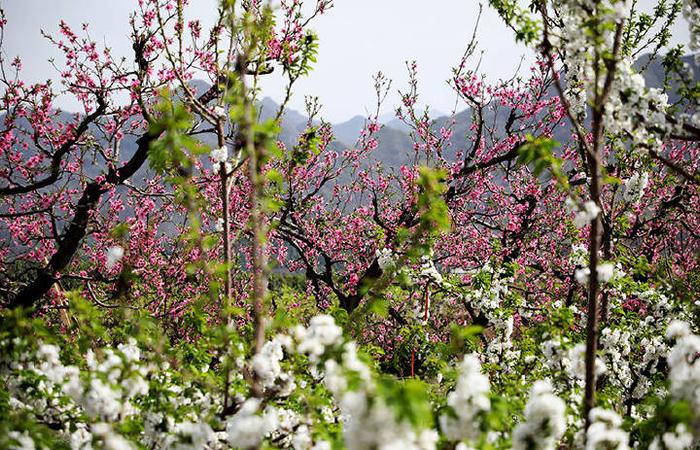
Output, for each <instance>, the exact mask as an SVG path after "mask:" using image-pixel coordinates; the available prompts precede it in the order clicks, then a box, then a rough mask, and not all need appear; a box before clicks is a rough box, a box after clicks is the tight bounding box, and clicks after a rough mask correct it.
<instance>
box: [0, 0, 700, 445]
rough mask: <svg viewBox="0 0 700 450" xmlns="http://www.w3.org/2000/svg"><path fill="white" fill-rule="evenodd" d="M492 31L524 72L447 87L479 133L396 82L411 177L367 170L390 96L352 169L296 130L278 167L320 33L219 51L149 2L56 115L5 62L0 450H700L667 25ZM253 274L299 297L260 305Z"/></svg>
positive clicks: (240, 9) (259, 33)
mask: <svg viewBox="0 0 700 450" xmlns="http://www.w3.org/2000/svg"><path fill="white" fill-rule="evenodd" d="M490 3H491V6H492V7H493V8H494V9H495V10H496V11H497V12H498V13H499V14H500V15H501V17H502V18H503V20H504V21H505V23H506V24H507V25H508V26H509V27H511V28H512V29H513V30H514V32H515V35H516V37H517V39H519V40H522V41H524V42H525V43H527V44H530V45H532V46H534V47H535V48H536V49H537V50H538V51H539V53H540V57H539V59H538V61H537V63H536V64H535V65H534V67H533V68H531V69H530V71H529V72H528V73H527V75H526V76H525V77H514V78H513V79H511V80H507V81H502V82H498V83H495V84H492V85H490V84H488V83H486V81H485V77H483V76H482V75H480V74H479V73H478V71H477V70H474V69H470V64H471V63H472V59H473V56H474V53H475V50H476V49H477V47H478V42H477V36H478V33H476V32H475V34H474V38H473V39H472V41H471V42H470V43H468V45H467V50H466V52H465V56H464V58H463V59H462V60H461V61H459V64H458V65H457V67H455V68H454V69H453V76H452V79H451V80H450V84H451V86H452V87H453V88H454V91H455V93H456V95H457V96H458V98H459V99H460V100H461V101H462V102H463V104H464V105H465V106H467V107H468V111H469V115H470V117H469V118H468V119H467V123H464V122H460V120H464V119H463V118H464V116H463V115H461V116H455V117H454V118H453V119H452V120H449V121H446V122H443V123H437V122H436V121H434V120H432V119H431V118H430V117H429V115H428V113H427V110H426V111H424V112H422V111H420V110H418V109H417V107H416V105H417V103H418V96H419V86H418V83H417V71H418V67H417V65H416V64H414V63H409V64H408V66H407V68H408V70H409V75H410V77H409V84H408V86H407V89H406V90H405V91H402V104H401V106H400V107H399V108H398V109H397V110H396V114H397V117H399V118H400V119H402V120H403V121H404V122H405V123H406V125H407V126H408V127H409V128H410V129H411V136H412V138H413V142H414V146H413V149H412V150H413V152H414V158H413V161H414V163H413V164H412V165H410V166H402V167H400V168H390V167H383V166H382V165H381V164H379V163H373V162H371V156H372V152H373V151H374V150H375V149H376V148H377V133H378V132H379V130H380V125H379V124H378V112H379V109H380V107H381V105H382V102H383V101H384V98H385V97H386V92H387V91H388V90H389V89H390V82H389V81H388V80H387V79H385V78H384V77H383V76H381V74H380V75H378V76H377V77H376V78H375V89H376V92H377V111H376V112H375V113H374V114H373V115H371V116H370V117H368V118H367V122H366V125H365V127H364V129H363V130H362V132H361V134H360V135H359V136H358V139H357V141H356V142H355V143H354V145H353V146H352V147H351V148H348V149H342V150H336V147H334V145H333V136H332V132H331V128H330V125H329V124H327V123H326V122H324V121H323V120H320V119H318V117H319V115H320V107H319V106H318V104H317V103H316V102H315V100H313V99H309V100H308V101H307V105H308V110H309V111H308V112H309V120H308V123H307V126H306V129H305V130H303V132H301V133H300V134H299V136H298V139H297V141H296V143H295V144H294V145H289V146H285V145H284V144H282V143H281V142H278V141H277V137H278V134H279V125H280V121H281V119H282V117H283V115H284V108H285V105H286V103H287V102H288V100H289V98H290V96H291V92H292V90H291V89H292V87H293V85H294V83H295V82H296V81H297V80H298V79H299V78H300V77H302V76H305V75H307V74H308V73H309V70H310V68H311V64H312V63H313V62H314V60H315V49H316V37H315V35H314V34H313V33H312V32H310V31H308V30H307V26H308V25H309V24H310V21H311V20H312V19H314V18H315V17H317V16H318V15H320V14H322V13H324V12H325V11H326V10H328V9H329V8H330V7H331V6H332V5H331V2H330V1H325V0H319V1H317V2H316V3H315V4H313V5H306V6H305V5H302V3H301V2H300V1H292V2H290V1H283V2H281V3H280V5H279V8H280V9H279V10H278V11H275V10H273V9H272V8H271V7H270V6H268V5H264V4H263V3H262V2H258V1H241V2H234V1H224V2H222V4H221V6H220V9H219V13H218V16H217V21H216V22H215V25H214V27H213V29H212V30H210V31H209V32H208V33H204V32H203V30H202V29H201V26H200V24H199V22H198V21H196V20H194V19H191V18H189V17H188V9H187V6H188V5H187V2H186V1H183V0H152V1H145V0H144V1H140V2H139V9H138V11H137V12H135V13H134V15H133V16H132V19H131V27H132V36H131V39H132V44H133V50H134V55H133V61H132V62H131V63H129V62H127V61H126V60H123V61H116V60H114V59H113V58H112V56H111V55H110V52H109V50H108V49H104V50H101V49H98V47H97V45H96V44H95V43H94V42H92V41H91V39H90V38H89V33H88V29H87V28H85V29H84V30H83V32H82V35H83V36H84V37H81V35H79V34H77V33H75V32H73V31H72V29H71V28H70V27H69V26H68V25H67V24H63V23H62V24H61V37H60V38H59V37H49V39H50V40H51V42H53V43H54V44H55V45H56V46H58V48H59V49H60V50H62V51H63V53H64V55H65V68H61V69H60V73H61V77H62V80H63V86H64V87H63V90H62V92H61V93H59V94H56V93H54V91H53V90H52V86H51V84H50V83H40V84H36V85H32V86H28V85H25V84H24V83H23V82H22V81H21V77H20V70H21V62H20V61H19V60H15V61H13V62H12V63H11V64H10V68H12V69H11V70H10V68H7V69H6V68H5V61H4V60H3V61H1V62H2V63H3V70H2V71H1V73H2V77H3V78H2V80H3V82H4V84H5V85H6V91H5V95H4V97H3V108H4V114H5V115H4V118H3V119H4V127H5V128H4V131H3V132H2V143H3V144H2V147H0V158H1V161H2V163H1V164H0V179H1V180H2V181H1V182H0V199H1V200H0V202H1V204H2V210H1V214H0V227H1V228H2V230H3V233H4V234H5V236H6V237H4V240H3V245H2V248H0V259H1V260H2V266H1V267H2V272H0V273H1V274H2V279H3V300H4V303H5V304H6V305H7V306H8V308H7V310H6V311H5V312H3V318H4V320H3V325H2V328H1V329H0V332H1V334H0V347H2V349H3V352H2V354H3V357H2V359H1V360H0V361H1V363H0V371H1V372H2V373H3V378H4V379H6V380H7V381H5V382H3V383H4V384H2V385H1V387H2V390H1V391H0V392H3V396H2V400H1V401H0V408H2V411H3V412H4V413H5V414H4V416H6V418H5V419H2V420H3V421H2V422H0V430H2V431H3V433H2V436H3V437H2V439H4V440H0V443H2V445H3V446H8V447H10V448H23V447H24V448H32V446H34V445H35V442H36V443H38V444H39V445H40V446H41V445H43V446H49V447H55V446H61V445H63V446H66V445H70V446H71V447H72V448H92V446H98V447H105V448H131V447H132V446H133V445H138V446H147V447H150V448H221V447H226V446H230V447H234V448H244V449H246V448H258V447H261V446H263V447H264V446H267V447H283V448H285V447H293V448H296V449H307V448H314V449H325V448H343V447H346V448H350V449H375V448H382V449H383V448H416V449H433V448H436V447H439V448H459V449H467V448H511V447H512V448H523V449H526V448H527V449H533V448H558V447H564V448H579V447H584V446H585V447H586V448H590V449H598V448H627V447H628V446H634V447H645V448H668V449H675V448H692V446H693V445H697V442H698V439H699V438H700V431H699V430H700V428H699V426H700V425H699V421H700V416H698V415H697V411H698V410H700V403H699V402H700V400H699V399H698V395H697V392H698V386H700V375H699V372H698V371H699V370H700V365H699V364H698V363H697V361H696V360H697V354H698V352H699V351H700V344H699V343H698V342H699V341H698V339H699V338H698V336H697V335H696V334H693V332H694V331H695V332H697V327H698V325H700V323H698V313H697V312H698V308H699V306H698V303H697V298H696V296H695V292H697V287H698V286H697V283H698V281H697V274H698V266H697V263H698V244H699V243H698V240H697V238H698V229H699V225H700V223H699V220H700V217H699V216H698V211H700V204H699V203H700V202H699V198H698V193H699V192H698V184H699V183H700V175H699V174H700V168H699V167H698V163H699V162H698V161H699V155H698V145H697V143H696V141H697V140H698V139H699V138H700V125H698V123H697V118H698V115H697V113H696V108H697V87H696V85H695V81H694V78H693V75H692V74H690V73H688V69H687V68H686V67H685V66H684V65H683V61H682V59H681V55H682V53H681V51H682V50H681V49H680V48H677V49H673V50H671V51H670V52H669V53H668V54H667V55H666V56H663V57H662V56H660V55H659V52H660V49H662V48H663V47H664V46H665V45H667V44H668V42H669V30H670V26H671V25H672V24H673V22H674V21H675V20H676V17H677V15H678V14H679V12H680V10H681V6H682V5H681V3H680V2H679V1H676V2H671V3H669V2H666V1H660V2H659V3H658V4H657V6H656V7H655V8H654V9H653V11H650V12H645V11H641V10H639V9H637V8H636V4H629V3H628V2H624V1H616V0H609V1H604V2H592V1H579V0H576V1H573V0H572V1H568V0H567V1H553V2H546V1H537V2H533V3H532V5H531V7H530V8H529V9H522V8H521V7H520V4H519V2H516V1H510V0H492V1H491V2H490ZM683 12H684V14H685V16H686V17H687V19H688V20H689V22H690V24H691V35H692V36H693V40H692V42H691V48H693V47H692V46H694V45H695V44H696V43H695V40H696V36H695V31H696V22H697V17H700V15H699V14H700V13H699V12H698V11H697V5H694V4H691V3H689V4H687V5H684V6H683ZM3 24H4V19H3ZM643 51H651V53H650V54H649V55H648V56H647V59H646V61H647V63H650V62H651V61H654V60H655V59H657V58H663V67H664V68H665V77H666V78H665V85H664V88H663V89H661V88H648V87H646V85H645V82H644V79H643V77H642V75H641V74H640V72H639V71H640V70H642V69H643V68H642V69H640V68H639V67H638V66H635V63H634V60H635V59H636V58H637V57H638V55H639V54H640V53H641V52H643ZM273 70H279V71H282V72H283V74H284V75H285V76H286V78H287V80H288V87H287V90H286V91H285V94H284V95H285V101H284V102H283V104H282V106H281V107H280V109H279V111H277V112H276V114H275V115H274V117H273V118H272V119H271V120H268V121H261V120H259V119H258V118H257V116H258V114H257V111H256V99H257V95H258V90H259V89H258V86H257V83H258V80H259V78H260V77H261V76H264V75H265V74H268V73H270V72H271V71H273ZM8 74H12V76H9V75H8ZM203 77H206V78H207V81H208V84H207V85H206V87H204V88H202V86H201V83H198V82H197V81H196V80H197V79H201V78H203ZM669 94H670V96H669ZM59 95H70V96H73V97H75V98H76V99H78V100H79V102H80V103H81V104H82V105H83V109H84V110H83V111H82V112H81V113H80V114H75V115H67V114H65V113H61V112H60V111H59V110H57V109H56V108H55V106H54V105H55V101H56V99H57V97H58V96H59ZM669 98H673V99H674V100H672V101H671V100H669ZM460 118H461V119H460ZM368 161H369V162H368ZM392 169H394V170H392ZM270 260H271V261H272V262H273V263H275V264H278V265H281V266H285V267H286V269H288V271H289V272H290V273H299V274H302V275H303V285H302V286H297V288H293V287H291V286H290V285H285V286H283V287H282V288H280V289H275V290H274V292H271V293H270V292H268V288H269V284H270V283H269V264H268V261H270ZM85 299H87V300H85ZM14 307H22V308H17V309H14ZM56 311H58V313H59V314H56ZM27 312H29V313H30V314H33V315H34V318H27V316H26V313H27ZM319 313H324V314H322V315H318V314H319ZM312 316H315V317H313V318H311V317H312ZM297 321H299V322H302V323H308V326H303V325H294V323H295V322H297ZM339 325H340V326H342V328H344V331H345V332H346V333H348V334H350V335H352V337H353V338H354V340H349V339H346V338H345V337H344V335H343V329H341V328H340V326H339ZM47 327H48V328H47ZM663 336H666V338H664V337H663ZM76 348H77V349H78V350H77V351H76ZM5 394H6V395H5ZM445 397H446V398H445ZM623 419H624V420H623ZM67 441H70V444H68V443H67Z"/></svg>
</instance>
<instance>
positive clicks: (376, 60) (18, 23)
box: [0, 0, 687, 122]
mask: <svg viewBox="0 0 700 450" xmlns="http://www.w3.org/2000/svg"><path fill="white" fill-rule="evenodd" d="M651 1H652V0H645V1H642V2H641V3H642V4H645V3H646V4H649V3H651ZM136 3H137V2H136V0H0V4H2V6H3V8H4V9H5V13H6V16H7V19H8V25H7V28H6V34H5V49H4V51H5V53H6V56H7V57H13V56H15V55H20V56H22V58H23V60H24V67H25V74H26V75H27V76H28V77H29V78H31V79H34V80H38V79H46V78H50V77H55V75H56V74H55V70H54V69H53V68H52V67H51V66H50V65H49V64H48V63H47V59H48V58H50V57H51V56H56V55H57V53H56V51H55V49H54V48H53V47H52V45H51V44H50V43H49V42H48V41H46V39H44V38H42V36H41V34H40V32H39V30H40V29H43V30H45V31H47V32H49V33H52V34H56V31H57V26H58V22H59V20H60V19H64V20H65V21H66V22H68V23H69V24H71V25H72V26H74V28H75V29H76V30H79V29H80V25H81V24H82V23H84V22H87V23H90V24H91V25H90V30H91V31H90V33H91V36H92V37H93V39H95V40H97V41H98V42H103V43H105V44H106V45H107V46H109V47H111V48H112V49H113V54H115V55H126V56H129V57H131V45H130V43H129V41H128V35H129V28H128V17H129V13H130V12H131V11H132V10H133V9H134V7H135V5H136ZM191 3H192V6H191V10H192V13H193V14H195V15H196V16H197V17H199V18H201V19H202V21H203V23H204V24H207V23H210V22H211V21H212V20H213V17H214V15H215V6H216V4H217V0H191ZM478 10H479V4H478V2H477V1H476V0H335V7H334V8H333V9H331V10H330V11H328V12H327V13H326V14H325V15H323V16H321V17H319V18H318V19H317V20H316V22H315V23H314V24H313V29H314V30H315V31H316V32H317V33H318V34H319V36H320V39H321V42H320V53H319V60H318V64H317V65H316V67H315V70H314V71H313V72H312V73H311V75H310V76H309V77H308V78H307V79H305V80H303V81H301V82H299V83H298V84H297V85H296V88H295V90H294V92H295V95H294V97H293V99H292V102H291V106H292V107H293V108H295V109H298V110H303V105H304V95H316V96H318V97H320V101H321V103H322V104H323V105H324V108H323V116H324V117H325V118H326V119H328V120H331V121H333V122H339V121H343V120H347V119H349V118H350V117H352V116H354V115H356V114H360V115H365V114H366V113H367V112H368V111H370V110H371V109H373V105H374V103H375V96H374V90H373V86H372V74H374V73H376V72H377V71H379V70H381V71H382V72H384V74H386V75H387V76H388V77H389V78H391V79H392V80H393V85H392V95H390V96H389V97H388V98H387V101H386V104H385V109H384V112H388V111H391V110H392V109H393V108H394V107H395V106H397V104H398V99H399V97H398V95H397V94H396V91H397V90H398V89H401V90H404V89H405V88H406V79H407V77H406V68H405V65H404V63H405V61H406V60H416V61H417V62H418V67H419V73H420V78H419V82H420V85H419V86H420V93H421V96H422V99H421V100H422V101H421V103H427V104H429V105H431V107H434V108H435V109H437V110H439V111H443V112H447V111H450V110H451V109H452V108H453V105H454V101H455V96H454V94H453V93H452V91H451V90H450V89H449V87H448V86H447V85H446V81H445V80H447V79H448V78H449V77H450V74H451V67H453V66H454V65H455V64H457V63H458V62H459V59H460V57H461V55H462V54H463V52H464V49H465V47H466V45H467V43H468V41H469V38H470V37H471V33H472V30H473V27H474V24H475V22H476V17H477V12H478ZM686 28H687V25H686V24H685V22H684V21H683V20H682V19H681V21H680V23H679V24H678V25H677V26H676V29H675V30H674V31H675V34H676V35H677V39H680V40H681V41H683V40H684V39H687V30H686ZM479 42H480V48H481V49H482V50H484V51H485V54H484V59H483V63H482V66H481V70H482V71H483V72H484V73H486V74H487V75H488V77H489V78H490V79H491V80H496V79H498V78H507V77H510V76H512V75H513V73H514V71H515V69H516V68H517V66H518V63H519V61H520V58H521V57H522V56H523V55H524V56H525V57H526V61H527V62H526V64H525V68H527V64H528V63H529V62H531V61H532V53H531V52H529V51H528V50H527V49H525V48H523V47H520V46H517V45H515V44H514V41H513V38H512V33H511V32H510V31H509V30H508V29H507V28H506V27H505V26H504V25H503V24H502V23H501V22H500V19H498V17H497V16H496V14H495V13H494V12H493V11H491V10H490V9H489V8H488V6H484V13H483V15H482V19H481V25H480V28H479ZM523 70H525V69H523ZM264 88H265V89H264V93H263V95H265V96H270V97H272V98H275V99H279V98H280V96H281V93H282V84H281V81H280V80H279V78H272V79H269V80H268V81H267V82H266V83H265V85H264Z"/></svg>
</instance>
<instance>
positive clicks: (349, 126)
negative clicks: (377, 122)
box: [333, 116, 367, 145]
mask: <svg viewBox="0 0 700 450" xmlns="http://www.w3.org/2000/svg"><path fill="white" fill-rule="evenodd" d="M366 122H367V119H366V118H365V117H362V116H355V117H353V118H352V119H350V120H348V121H346V122H342V123H339V124H336V125H333V135H335V138H336V139H338V140H339V141H341V142H345V143H347V144H350V145H354V144H355V142H357V139H358V137H359V136H360V132H361V131H362V129H363V128H364V127H365V124H366Z"/></svg>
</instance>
